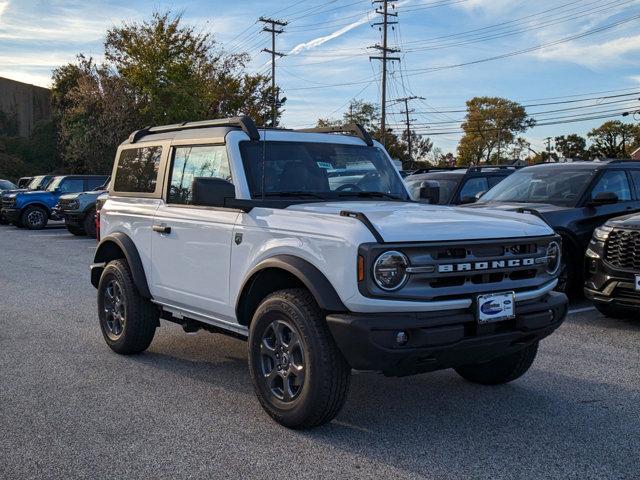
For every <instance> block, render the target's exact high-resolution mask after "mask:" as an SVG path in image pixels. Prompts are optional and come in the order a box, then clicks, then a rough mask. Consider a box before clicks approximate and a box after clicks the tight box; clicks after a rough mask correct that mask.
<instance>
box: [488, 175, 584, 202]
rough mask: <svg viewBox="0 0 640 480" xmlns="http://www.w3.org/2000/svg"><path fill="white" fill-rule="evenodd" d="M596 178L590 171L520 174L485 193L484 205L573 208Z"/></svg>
mask: <svg viewBox="0 0 640 480" xmlns="http://www.w3.org/2000/svg"><path fill="white" fill-rule="evenodd" d="M592 174H593V170H590V169H588V170H586V169H584V170H583V169H581V170H577V169H573V170H571V169H562V170H560V169H558V168H545V169H535V168H534V169H531V170H527V169H525V170H520V171H519V172H516V173H514V174H513V175H510V176H509V177H507V178H506V179H505V180H503V181H502V182H500V183H499V184H498V185H496V186H495V187H493V188H492V189H491V190H489V191H488V192H487V193H485V194H484V195H483V196H482V199H481V202H482V203H484V202H518V203H550V204H552V205H559V206H568V207H570V206H573V205H575V204H576V203H577V202H578V200H579V199H580V195H581V194H582V192H583V191H584V189H585V187H586V186H587V184H588V183H589V181H590V180H591V176H592Z"/></svg>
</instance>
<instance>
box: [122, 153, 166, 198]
mask: <svg viewBox="0 0 640 480" xmlns="http://www.w3.org/2000/svg"><path fill="white" fill-rule="evenodd" d="M161 158H162V147H159V146H156V147H141V148H129V149H127V150H122V152H121V153H120V159H119V161H118V168H117V170H116V178H115V182H114V186H113V188H114V190H115V191H116V192H135V193H153V192H155V190H156V183H157V181H158V168H159V167H160V160H161Z"/></svg>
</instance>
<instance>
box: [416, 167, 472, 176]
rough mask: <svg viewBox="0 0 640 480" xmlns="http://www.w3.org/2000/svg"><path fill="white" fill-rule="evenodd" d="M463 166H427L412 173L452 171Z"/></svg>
mask: <svg viewBox="0 0 640 480" xmlns="http://www.w3.org/2000/svg"><path fill="white" fill-rule="evenodd" d="M461 168H462V167H427V168H418V169H417V170H415V171H413V172H411V175H422V174H423V173H429V172H450V171H452V170H460V169H461Z"/></svg>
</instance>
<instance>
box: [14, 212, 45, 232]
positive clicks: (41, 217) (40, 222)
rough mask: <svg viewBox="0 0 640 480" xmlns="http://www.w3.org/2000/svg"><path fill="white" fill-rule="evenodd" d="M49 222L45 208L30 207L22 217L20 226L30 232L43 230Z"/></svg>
mask: <svg viewBox="0 0 640 480" xmlns="http://www.w3.org/2000/svg"><path fill="white" fill-rule="evenodd" d="M48 222H49V214H48V213H47V211H46V210H45V209H44V208H41V207H36V206H30V207H27V208H25V209H24V211H23V212H22V215H20V224H21V226H24V227H25V228H28V229H29V230H42V229H43V228H45V227H46V226H47V223H48Z"/></svg>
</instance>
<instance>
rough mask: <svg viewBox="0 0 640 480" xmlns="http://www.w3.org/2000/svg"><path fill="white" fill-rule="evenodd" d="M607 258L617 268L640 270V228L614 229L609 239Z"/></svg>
mask: <svg viewBox="0 0 640 480" xmlns="http://www.w3.org/2000/svg"><path fill="white" fill-rule="evenodd" d="M605 260H606V261H607V262H608V263H610V264H611V265H613V266H614V267H616V268H621V269H624V270H633V271H640V230H617V229H616V230H613V231H612V232H611V233H610V234H609V239H608V240H607V245H606V249H605Z"/></svg>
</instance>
